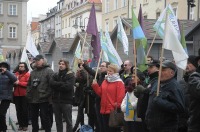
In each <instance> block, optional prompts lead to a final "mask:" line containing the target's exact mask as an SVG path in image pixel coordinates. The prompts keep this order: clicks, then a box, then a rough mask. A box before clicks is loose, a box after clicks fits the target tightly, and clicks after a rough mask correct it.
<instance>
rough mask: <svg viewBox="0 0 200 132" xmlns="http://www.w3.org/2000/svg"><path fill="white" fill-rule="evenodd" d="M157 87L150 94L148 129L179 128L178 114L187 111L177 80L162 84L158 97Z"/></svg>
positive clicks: (147, 114)
mask: <svg viewBox="0 0 200 132" xmlns="http://www.w3.org/2000/svg"><path fill="white" fill-rule="evenodd" d="M156 91H157V85H154V86H153V87H152V90H151V92H150V93H149V102H148V108H147V112H146V121H147V126H148V128H157V129H161V130H162V128H168V127H172V128H173V127H178V114H179V113H183V112H184V111H185V106H184V103H185V101H184V97H183V93H182V91H181V90H180V86H179V84H178V82H177V81H176V79H175V78H172V79H170V80H168V81H166V82H163V83H161V85H160V93H159V96H156Z"/></svg>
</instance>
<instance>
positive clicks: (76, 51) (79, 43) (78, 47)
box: [75, 40, 81, 59]
mask: <svg viewBox="0 0 200 132" xmlns="http://www.w3.org/2000/svg"><path fill="white" fill-rule="evenodd" d="M75 57H76V58H78V59H80V58H81V41H80V40H79V42H78V45H77V47H76V50H75Z"/></svg>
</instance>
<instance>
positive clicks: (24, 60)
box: [20, 47, 32, 72]
mask: <svg viewBox="0 0 200 132" xmlns="http://www.w3.org/2000/svg"><path fill="white" fill-rule="evenodd" d="M20 62H26V64H27V65H28V69H29V72H31V71H32V68H31V66H30V62H29V59H28V56H27V53H26V48H25V47H24V49H23V52H22V56H21V59H20Z"/></svg>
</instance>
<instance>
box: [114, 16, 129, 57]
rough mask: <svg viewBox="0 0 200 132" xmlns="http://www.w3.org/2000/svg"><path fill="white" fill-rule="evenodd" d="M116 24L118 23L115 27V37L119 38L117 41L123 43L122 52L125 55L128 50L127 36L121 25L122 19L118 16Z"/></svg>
mask: <svg viewBox="0 0 200 132" xmlns="http://www.w3.org/2000/svg"><path fill="white" fill-rule="evenodd" d="M117 24H118V27H117V38H118V39H119V41H120V42H121V43H122V45H123V48H124V53H125V54H126V55H128V51H129V43H128V38H127V35H126V33H125V31H124V27H123V25H122V21H121V18H120V17H118V20H117Z"/></svg>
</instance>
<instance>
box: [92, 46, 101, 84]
mask: <svg viewBox="0 0 200 132" xmlns="http://www.w3.org/2000/svg"><path fill="white" fill-rule="evenodd" d="M102 53H103V50H102V49H101V52H100V57H99V61H98V64H97V70H96V73H95V77H94V80H96V78H97V73H98V71H99V63H100V60H101V57H102Z"/></svg>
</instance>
